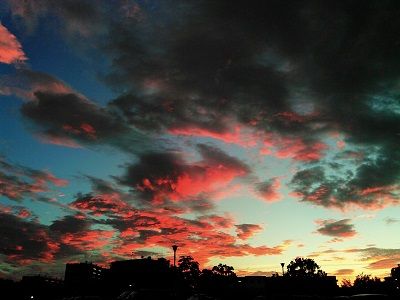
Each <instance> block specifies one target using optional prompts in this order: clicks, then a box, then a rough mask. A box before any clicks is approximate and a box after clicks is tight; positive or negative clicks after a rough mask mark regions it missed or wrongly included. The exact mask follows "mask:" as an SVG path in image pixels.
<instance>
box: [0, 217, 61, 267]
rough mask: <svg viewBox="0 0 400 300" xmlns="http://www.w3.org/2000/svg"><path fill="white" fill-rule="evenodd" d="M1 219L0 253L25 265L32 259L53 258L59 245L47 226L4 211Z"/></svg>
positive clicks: (44, 259) (43, 259)
mask: <svg viewBox="0 0 400 300" xmlns="http://www.w3.org/2000/svg"><path fill="white" fill-rule="evenodd" d="M0 220H1V224H3V225H2V226H1V229H0V231H1V236H2V237H3V238H2V239H1V241H0V253H1V254H3V255H6V257H7V260H8V261H10V262H11V261H12V262H14V263H17V264H22V265H23V264H26V263H29V262H31V261H32V260H38V261H46V262H48V261H51V260H53V258H54V255H55V253H56V252H57V251H58V245H57V243H55V242H54V241H53V240H52V239H51V238H50V237H49V235H48V232H47V228H46V226H44V225H41V224H39V223H36V222H29V221H26V220H24V219H21V218H19V217H17V216H14V215H12V214H7V213H2V212H1V213H0Z"/></svg>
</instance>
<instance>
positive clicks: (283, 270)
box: [281, 263, 285, 276]
mask: <svg viewBox="0 0 400 300" xmlns="http://www.w3.org/2000/svg"><path fill="white" fill-rule="evenodd" d="M284 266H285V263H281V267H282V276H283V275H285V269H284V268H283V267H284Z"/></svg>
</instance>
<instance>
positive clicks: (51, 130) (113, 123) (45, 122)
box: [21, 91, 128, 144]
mask: <svg viewBox="0 0 400 300" xmlns="http://www.w3.org/2000/svg"><path fill="white" fill-rule="evenodd" d="M34 96H35V100H34V101H30V102H27V103H25V104H24V105H23V106H22V108H21V113H22V115H23V116H24V117H26V118H28V119H29V120H31V121H33V122H34V123H35V124H37V125H38V126H39V127H40V130H41V131H42V132H43V135H45V137H46V138H48V139H49V140H50V141H54V142H55V143H56V142H57V141H58V140H59V141H63V140H65V141H66V143H68V141H78V143H79V142H80V143H83V144H85V143H93V144H96V143H104V142H105V140H107V139H111V138H112V137H116V138H118V136H121V135H122V134H124V133H125V132H126V131H127V130H128V128H127V127H126V126H124V124H122V123H120V122H119V120H118V118H117V117H116V116H113V115H112V114H111V113H110V112H108V111H106V110H105V109H104V108H101V107H99V106H98V105H96V104H95V103H93V102H90V101H89V100H87V99H85V98H84V97H82V96H81V95H78V94H74V93H64V94H59V93H51V92H50V93H48V92H47V93H46V92H40V91H37V92H35V93H34Z"/></svg>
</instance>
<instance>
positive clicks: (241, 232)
mask: <svg viewBox="0 0 400 300" xmlns="http://www.w3.org/2000/svg"><path fill="white" fill-rule="evenodd" d="M235 227H236V233H237V236H238V238H239V239H242V240H247V239H248V238H250V237H252V236H253V235H254V234H255V233H257V232H258V231H260V230H262V227H261V226H260V225H257V224H240V225H235Z"/></svg>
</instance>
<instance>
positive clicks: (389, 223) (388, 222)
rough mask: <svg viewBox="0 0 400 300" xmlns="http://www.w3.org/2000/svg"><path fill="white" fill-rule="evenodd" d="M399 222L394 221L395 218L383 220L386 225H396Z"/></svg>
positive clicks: (397, 220)
mask: <svg viewBox="0 0 400 300" xmlns="http://www.w3.org/2000/svg"><path fill="white" fill-rule="evenodd" d="M399 222H400V220H399V219H396V218H385V223H386V224H387V225H391V224H396V223H399Z"/></svg>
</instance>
